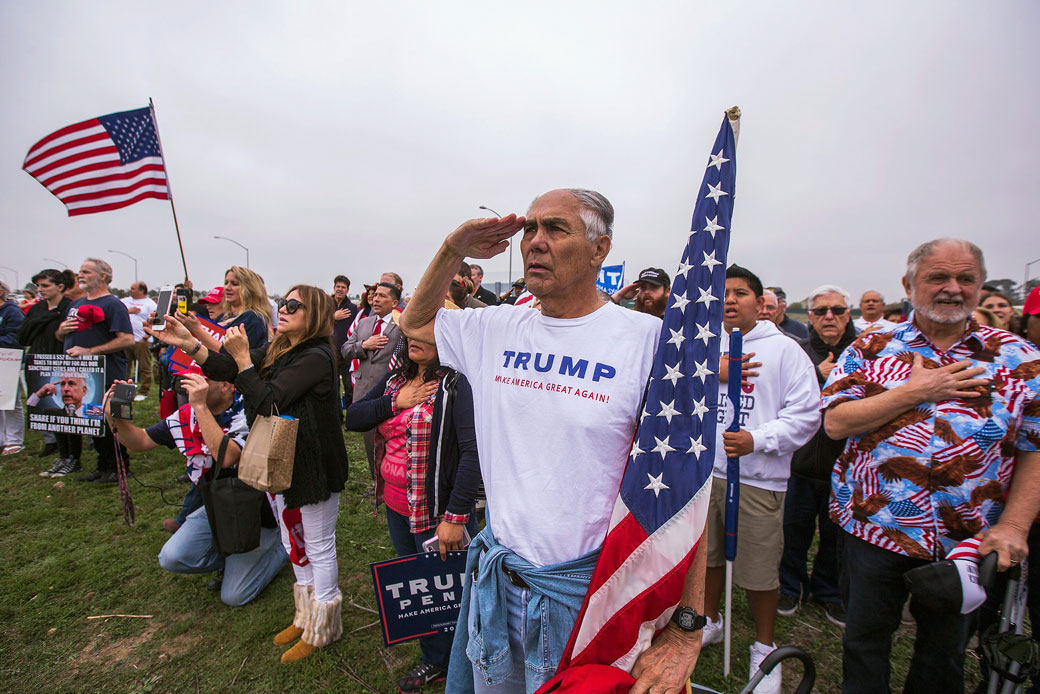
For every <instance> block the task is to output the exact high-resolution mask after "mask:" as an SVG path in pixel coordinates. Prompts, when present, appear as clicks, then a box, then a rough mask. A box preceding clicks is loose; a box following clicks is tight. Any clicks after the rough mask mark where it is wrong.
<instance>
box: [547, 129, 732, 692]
mask: <svg viewBox="0 0 1040 694" xmlns="http://www.w3.org/2000/svg"><path fill="white" fill-rule="evenodd" d="M735 179H736V138H735V135H734V132H733V128H732V126H731V124H730V121H729V119H728V118H725V119H724V120H723V123H722V128H721V130H720V131H719V134H718V137H717V138H716V140H715V145H714V146H713V147H712V150H711V155H710V157H709V160H708V165H707V169H706V171H705V174H704V180H703V182H702V183H701V187H700V190H699V192H698V193H697V201H696V204H695V207H694V212H693V228H692V230H691V233H690V236H689V239H688V242H687V244H686V248H685V250H684V251H683V255H682V261H681V262H680V263H679V269H678V270H676V272H675V279H674V280H673V282H672V293H671V296H670V297H669V300H668V304H667V308H666V310H665V314H664V321H663V326H662V331H661V339H660V342H659V347H658V350H657V355H656V356H655V359H654V365H653V368H652V370H651V373H650V381H649V383H648V385H647V390H646V396H645V400H644V405H643V411H642V416H641V418H640V421H639V425H638V428H637V430H636V434H635V438H634V441H633V444H632V451H631V454H630V457H629V459H628V464H627V466H626V468H625V474H624V477H623V479H622V481H621V489H620V492H619V495H618V499H617V501H616V503H615V506H614V511H613V515H612V517H611V520H610V525H609V529H608V531H607V537H606V540H605V541H604V544H603V549H602V551H601V553H600V556H599V560H598V562H597V564H596V569H595V571H594V572H593V575H592V581H591V583H590V585H589V590H588V593H587V594H586V596H585V602H584V604H583V605H582V608H581V612H580V613H579V615H578V621H577V623H576V624H575V626H574V630H573V631H572V633H571V636H570V641H569V643H568V646H567V649H566V651H565V653H564V656H563V658H562V660H561V661H560V665H559V668H558V669H557V677H558V678H560V679H563V678H566V679H570V677H578V676H580V675H579V673H580V670H579V667H580V666H582V665H613V666H615V667H618V668H621V669H622V670H625V671H628V670H630V669H631V668H632V665H633V664H634V663H635V661H636V658H638V657H639V654H640V653H642V652H643V651H644V650H646V649H647V647H649V645H650V641H651V639H652V638H653V636H654V634H655V633H656V632H657V631H659V630H660V629H663V628H664V627H665V625H666V624H667V623H668V620H669V619H670V618H671V615H672V612H673V611H674V610H675V607H676V606H677V605H678V603H679V600H680V598H681V596H682V592H683V585H684V583H685V580H686V573H687V571H688V570H689V568H690V565H691V564H692V563H693V558H694V555H695V554H696V552H697V546H698V543H699V541H700V538H701V533H702V531H703V530H704V526H705V521H706V518H707V508H708V498H709V496H710V494H711V471H712V464H713V461H714V459H715V426H716V418H717V402H716V401H717V399H718V395H717V394H718V392H719V381H718V371H719V335H720V334H721V332H722V297H723V293H724V291H725V286H726V254H727V251H728V249H729V233H730V230H729V227H730V218H731V216H732V213H733V193H734V182H735ZM567 669H571V670H572V673H571V675H570V677H568V674H567V672H566V671H567ZM554 681H555V680H554ZM547 688H548V685H547Z"/></svg>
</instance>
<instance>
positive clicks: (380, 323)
mask: <svg viewBox="0 0 1040 694" xmlns="http://www.w3.org/2000/svg"><path fill="white" fill-rule="evenodd" d="M382 334H383V319H382V318H380V319H379V320H377V321H376V329H375V330H373V331H372V335H373V336H375V335H382Z"/></svg>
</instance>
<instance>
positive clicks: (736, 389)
mask: <svg viewBox="0 0 1040 694" xmlns="http://www.w3.org/2000/svg"><path fill="white" fill-rule="evenodd" d="M743 353H744V338H743V336H742V335H741V333H740V329H739V328H734V329H733V332H731V333H730V335H729V381H728V382H727V384H726V386H727V395H728V397H729V401H730V407H731V408H732V410H733V421H731V422H730V424H729V426H728V427H726V431H740V390H741V388H740V386H741V383H742V381H743V380H744V379H743V372H742V367H743V356H744V354H743ZM739 510H740V458H739V457H729V456H727V457H726V515H725V518H726V539H725V553H726V615H725V620H726V621H725V623H724V624H725V628H724V632H723V635H724V639H723V651H722V674H723V675H724V676H726V677H729V663H730V646H731V631H732V625H733V561H734V560H735V559H736V558H737V518H739Z"/></svg>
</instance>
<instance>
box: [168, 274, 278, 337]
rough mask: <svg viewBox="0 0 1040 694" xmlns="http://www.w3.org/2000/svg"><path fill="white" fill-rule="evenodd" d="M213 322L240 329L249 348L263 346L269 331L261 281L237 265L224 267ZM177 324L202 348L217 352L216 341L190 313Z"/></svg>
mask: <svg viewBox="0 0 1040 694" xmlns="http://www.w3.org/2000/svg"><path fill="white" fill-rule="evenodd" d="M182 317H184V316H183V314H182ZM213 320H214V322H216V323H219V324H220V325H222V326H223V327H224V328H233V327H238V326H240V327H241V328H242V329H243V330H244V331H245V334H246V337H247V338H248V340H249V349H257V348H258V347H262V346H263V345H265V344H266V343H267V341H268V340H270V339H271V332H272V330H271V307H270V304H268V302H267V287H266V286H264V280H263V278H262V277H260V275H258V274H256V273H255V272H253V271H252V270H250V269H249V268H245V267H239V266H238V265H232V266H231V267H230V268H228V271H227V272H225V273H224V295H223V300H222V301H221V303H220V308H219V314H218V315H217V316H216V317H215V318H214V319H213ZM181 323H182V324H183V325H184V326H185V327H187V328H188V330H189V332H191V335H192V337H194V338H195V339H196V340H199V341H200V342H202V344H203V345H205V346H206V349H208V350H210V351H219V350H220V347H221V344H220V341H219V340H218V339H217V338H215V337H213V336H212V335H210V334H209V333H208V332H206V329H205V328H203V327H202V323H200V322H199V320H198V317H197V316H196V315H195V314H194V313H190V312H189V313H188V315H187V319H186V320H182V321H181Z"/></svg>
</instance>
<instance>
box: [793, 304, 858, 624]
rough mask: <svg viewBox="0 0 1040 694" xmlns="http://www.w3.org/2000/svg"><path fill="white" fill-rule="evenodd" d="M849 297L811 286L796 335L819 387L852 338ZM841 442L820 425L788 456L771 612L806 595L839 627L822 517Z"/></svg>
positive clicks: (833, 552)
mask: <svg viewBox="0 0 1040 694" xmlns="http://www.w3.org/2000/svg"><path fill="white" fill-rule="evenodd" d="M850 303H851V297H849V294H848V292H846V291H845V290H844V289H842V288H841V287H838V286H835V285H833V284H824V285H821V286H819V287H817V288H816V289H814V290H812V292H811V293H810V294H809V298H808V300H807V301H806V305H807V306H808V307H809V337H807V338H804V339H796V342H798V344H799V345H800V346H801V348H802V349H803V350H805V353H806V354H807V355H809V359H811V360H812V363H813V365H814V366H815V367H816V378H817V381H818V382H819V385H820V386H821V387H822V386H823V384H824V383H825V382H826V381H827V377H828V376H830V373H831V370H832V369H833V368H834V364H835V362H836V361H837V360H838V357H839V356H841V353H842V352H843V351H845V348H846V347H848V346H849V345H850V344H852V341H853V340H854V339H856V331H855V329H854V328H853V327H852V323H851V321H850V320H849V318H851V317H852V314H851V313H850V311H849V304H850ZM844 447H845V441H844V440H840V441H834V440H833V439H831V438H830V437H828V436H827V433H826V432H825V431H824V430H823V425H822V424H821V425H820V428H819V429H818V430H817V432H816V434H815V435H814V436H813V437H812V439H811V440H810V441H809V442H808V443H807V444H805V445H804V446H802V447H801V448H799V449H798V450H797V451H795V453H794V457H793V458H792V459H791V477H790V478H789V479H788V480H787V497H786V498H785V499H784V552H783V556H782V557H781V559H780V602H779V604H778V605H777V608H776V611H777V613H779V614H781V615H784V616H790V615H793V614H794V613H795V612H796V611H797V610H798V606H799V604H800V603H801V601H802V600H808V599H809V598H812V600H813V601H814V602H816V603H817V604H818V605H820V606H821V607H822V608H823V611H824V613H825V614H826V615H827V619H829V620H830V621H831V622H833V623H835V624H837V625H838V626H841V627H843V626H845V608H844V607H843V605H842V600H841V592H840V590H839V588H838V546H839V544H838V538H839V532H840V531H839V530H838V526H836V525H835V524H834V523H833V522H832V521H831V519H830V517H829V516H828V502H829V501H830V496H831V485H830V479H831V470H832V469H833V468H834V461H835V460H836V459H837V458H838V456H839V455H840V454H841V451H842V449H844ZM817 527H819V530H820V541H819V545H818V547H817V549H816V558H815V559H814V561H813V565H812V572H811V574H810V572H809V571H808V570H807V569H806V562H807V561H808V558H809V547H810V546H811V545H812V542H813V538H814V537H815V536H816V529H817Z"/></svg>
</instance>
